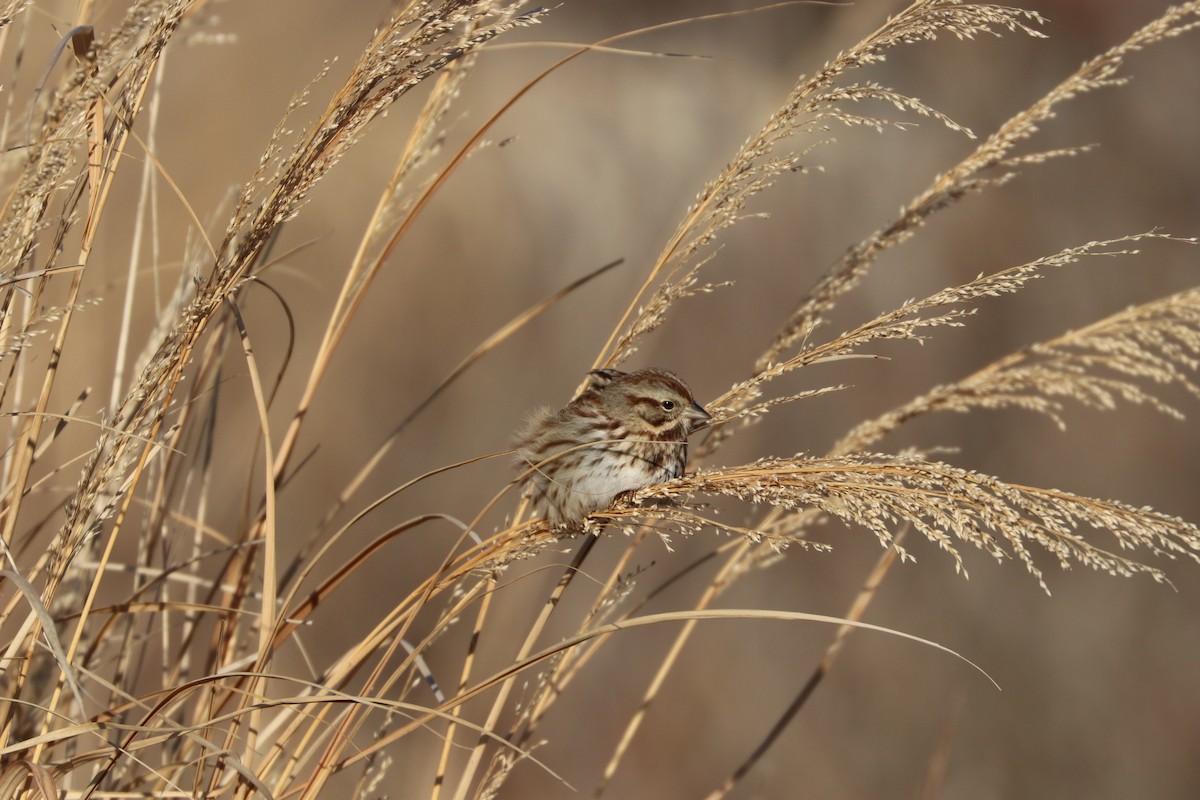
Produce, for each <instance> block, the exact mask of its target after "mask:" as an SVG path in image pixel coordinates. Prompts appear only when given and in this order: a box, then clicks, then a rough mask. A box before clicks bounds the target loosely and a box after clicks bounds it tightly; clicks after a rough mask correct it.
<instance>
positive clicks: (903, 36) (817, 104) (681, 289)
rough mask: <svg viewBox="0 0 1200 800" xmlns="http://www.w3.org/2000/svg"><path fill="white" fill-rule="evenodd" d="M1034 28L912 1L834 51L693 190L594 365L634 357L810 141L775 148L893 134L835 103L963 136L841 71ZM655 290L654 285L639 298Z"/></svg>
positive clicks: (960, 7) (883, 123) (937, 1)
mask: <svg viewBox="0 0 1200 800" xmlns="http://www.w3.org/2000/svg"><path fill="white" fill-rule="evenodd" d="M1042 21H1043V20H1042V18H1041V16H1039V15H1038V14H1037V13H1036V12H1033V11H1027V10H1024V9H1017V8H1006V7H1004V6H996V5H974V4H970V3H959V2H952V1H951V0H919V1H918V2H915V3H913V4H912V5H910V6H908V8H906V9H904V10H903V11H901V12H900V13H898V14H896V15H895V16H893V17H891V18H889V19H888V21H887V22H886V23H885V24H884V25H882V26H881V27H880V28H879V29H878V30H876V31H874V32H873V33H872V34H870V35H869V36H867V37H866V38H865V39H863V40H862V41H860V42H859V43H858V44H856V45H854V46H853V47H851V48H849V49H847V50H844V51H843V52H841V53H839V54H838V55H837V56H836V57H835V58H833V59H832V60H831V61H829V62H827V63H826V64H825V65H824V66H822V68H821V69H819V70H818V71H817V72H816V73H815V74H813V75H812V76H801V77H800V79H799V80H798V81H797V82H796V85H795V87H794V88H793V89H792V91H791V93H790V94H789V95H788V97H787V98H786V99H785V100H784V102H783V105H782V106H780V108H779V109H778V110H777V111H776V112H775V113H774V114H772V115H771V117H770V118H769V119H768V120H767V122H766V124H765V125H763V127H762V128H761V129H760V130H759V131H758V132H757V133H756V134H754V135H753V136H751V137H750V138H749V139H747V141H746V143H745V144H744V145H742V147H741V148H740V149H739V150H738V152H737V154H736V155H735V156H734V158H733V159H732V160H731V161H730V162H729V164H728V165H727V166H726V167H725V169H724V170H722V172H721V174H720V175H718V176H717V177H716V178H715V179H714V180H712V181H710V182H709V183H707V184H706V185H705V187H704V188H703V189H702V190H701V192H700V194H699V196H698V197H697V198H696V202H695V203H694V204H693V205H692V207H691V208H689V209H688V211H687V214H686V215H685V216H684V218H683V220H682V221H681V222H680V224H679V227H678V228H677V229H676V231H675V233H674V234H673V235H672V236H671V238H670V239H669V240H668V242H667V245H666V247H665V248H664V249H663V251H662V252H661V253H660V254H659V256H658V259H657V260H656V261H655V263H654V265H653V267H652V268H651V269H650V271H649V273H648V274H647V277H646V279H645V282H644V283H643V284H642V286H641V288H640V289H639V290H638V292H637V294H636V295H635V297H634V299H633V300H632V301H631V302H630V304H629V307H628V308H627V309H626V311H625V316H624V317H623V318H622V320H621V322H620V323H619V324H618V326H617V328H616V330H614V333H613V335H612V337H610V339H609V342H608V343H607V344H606V345H605V348H604V350H603V351H602V355H601V357H600V358H598V359H597V361H596V365H597V366H600V365H603V366H616V365H617V364H620V363H621V362H623V361H624V360H625V359H626V358H628V357H629V356H630V355H631V354H632V353H633V352H634V349H635V348H636V342H637V341H638V340H639V339H640V338H641V337H642V336H644V335H646V334H647V333H649V332H650V331H652V330H654V329H655V328H657V327H658V326H659V325H661V324H662V321H663V317H664V315H665V314H666V312H667V309H669V308H670V306H671V305H672V304H673V303H675V302H676V301H677V300H679V299H681V298H684V297H687V296H688V295H690V294H692V293H694V292H695V291H697V283H698V281H699V275H698V273H699V272H700V269H701V268H702V267H703V266H704V265H705V264H707V263H708V262H709V261H710V260H711V259H712V257H713V256H712V255H711V254H710V255H708V256H707V257H705V258H702V259H700V260H699V261H694V259H695V258H696V257H697V255H698V254H699V253H700V252H701V251H702V250H704V249H705V248H706V247H708V246H709V245H711V244H712V243H713V242H714V241H715V240H716V239H717V237H718V235H719V234H720V233H721V232H722V231H723V230H725V229H726V228H728V227H730V226H731V225H733V224H735V223H736V222H738V221H739V220H740V219H742V218H744V216H745V213H744V212H745V207H746V203H747V202H748V201H749V200H750V198H752V197H753V196H754V195H756V194H759V193H760V192H762V191H763V190H764V189H766V188H768V187H769V186H771V185H772V184H773V183H774V182H775V180H776V179H777V178H778V177H779V176H780V175H782V174H784V173H787V172H794V171H803V167H802V162H803V159H804V157H805V156H806V155H808V154H809V153H810V152H812V150H813V149H814V148H815V147H816V146H817V145H818V144H820V143H819V142H818V143H808V144H805V145H803V146H802V147H801V148H800V149H799V150H798V151H794V152H779V150H780V146H781V145H782V144H784V143H785V142H787V141H789V140H792V139H797V138H799V137H802V136H804V135H811V134H814V133H818V134H823V133H825V132H826V131H828V130H829V128H830V126H831V125H833V124H835V123H836V124H842V125H849V126H866V127H870V128H874V129H875V130H883V129H884V128H885V127H902V125H901V124H900V123H896V122H892V121H889V120H886V119H884V118H882V117H877V116H870V115H866V114H857V113H852V112H850V111H847V110H846V109H845V108H844V105H845V104H847V103H857V102H862V101H864V100H876V101H879V102H882V103H886V104H888V105H891V106H894V107H896V108H897V109H899V110H901V111H913V112H916V113H918V114H920V115H923V116H928V117H932V118H934V119H937V120H939V121H940V122H942V123H943V124H945V125H946V126H947V127H949V128H950V129H951V130H956V131H961V132H963V133H965V134H967V135H969V136H970V135H973V134H971V132H970V131H969V130H967V129H966V128H963V127H962V126H960V125H958V124H957V123H956V122H954V121H953V120H952V119H950V118H949V117H947V116H946V115H944V114H942V113H940V112H938V111H936V110H934V109H933V108H930V107H929V106H928V105H926V104H925V103H923V102H921V101H920V100H918V99H917V98H915V97H909V96H907V95H905V94H902V93H900V92H897V91H894V90H892V89H889V88H886V87H883V86H880V85H878V84H877V83H874V82H862V83H851V84H839V83H838V80H839V79H840V78H842V76H843V75H844V74H845V73H847V72H849V71H851V70H854V69H858V68H860V67H865V66H869V65H871V64H878V63H880V62H882V61H883V60H885V58H886V52H887V51H888V50H889V49H891V48H893V47H896V46H898V45H903V44H912V43H915V42H923V41H931V40H933V39H935V38H936V37H937V35H938V34H939V33H949V34H953V35H955V36H957V37H959V38H960V39H970V38H974V37H975V36H978V35H981V34H993V35H998V32H999V31H1001V30H1008V31H1023V32H1025V33H1027V34H1030V35H1032V36H1040V34H1039V33H1038V32H1037V31H1036V30H1035V29H1033V28H1032V27H1030V25H1029V24H1028V23H1033V24H1040V23H1041V22H1042ZM655 284H658V287H657V288H656V289H655V290H654V291H653V293H652V294H650V295H649V297H648V298H647V297H646V296H647V294H648V293H649V292H650V289H651V287H653V286H654V285H655ZM643 300H644V305H643V304H642V303H643ZM635 312H636V313H635ZM622 328H623V329H624V330H622ZM618 331H619V332H620V335H619V336H618Z"/></svg>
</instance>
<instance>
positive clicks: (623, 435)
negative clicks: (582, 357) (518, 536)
mask: <svg viewBox="0 0 1200 800" xmlns="http://www.w3.org/2000/svg"><path fill="white" fill-rule="evenodd" d="M709 419H711V417H710V416H709V414H708V412H707V411H705V410H704V409H703V408H701V407H700V405H699V404H698V403H696V401H695V400H693V399H692V392H691V390H690V389H688V387H687V384H685V383H684V382H683V381H681V380H680V379H679V378H678V376H676V375H675V374H674V373H671V372H668V371H667V370H665V369H643V370H639V371H637V372H630V373H626V372H619V371H617V370H615V369H601V370H596V371H595V372H592V373H590V374H589V376H588V383H587V386H586V387H585V388H584V390H583V392H582V393H581V394H580V395H579V396H578V397H576V398H575V399H574V400H572V401H571V402H570V403H569V404H568V405H567V406H566V407H565V408H563V409H561V410H559V411H557V412H554V411H551V410H550V409H548V408H543V409H540V410H538V411H537V412H535V413H534V414H533V416H532V417H531V418H530V420H529V422H528V423H526V425H525V427H524V428H522V429H521V431H520V432H519V433H518V434H517V463H518V465H519V466H520V467H521V468H522V469H523V470H527V471H528V472H529V477H528V478H527V490H528V491H529V493H530V496H531V498H532V500H533V508H534V512H535V513H538V514H542V515H544V516H545V517H546V519H547V521H548V522H550V524H551V525H573V524H575V523H578V522H580V521H581V520H582V519H583V518H584V517H585V516H587V515H588V514H589V513H591V512H592V511H596V510H597V509H601V508H606V507H607V506H609V505H610V504H611V503H612V501H613V499H614V498H615V497H616V496H617V495H619V494H621V493H622V492H626V491H630V490H633V489H641V488H643V487H645V486H651V485H653V484H656V483H661V482H663V481H665V480H668V479H670V478H677V477H679V476H680V475H682V474H683V468H684V465H685V464H687V436H688V434H689V433H691V432H692V431H694V430H696V429H697V428H698V427H700V425H701V424H703V423H704V421H706V420H709Z"/></svg>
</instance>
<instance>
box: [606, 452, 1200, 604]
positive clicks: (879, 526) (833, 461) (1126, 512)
mask: <svg viewBox="0 0 1200 800" xmlns="http://www.w3.org/2000/svg"><path fill="white" fill-rule="evenodd" d="M696 494H705V495H726V496H730V497H736V498H738V499H739V500H743V501H745V502H749V503H754V504H765V505H769V506H772V507H775V508H780V509H805V510H807V509H814V508H815V509H819V510H821V511H823V512H825V513H827V514H831V515H833V516H836V517H838V518H840V519H842V520H845V521H846V522H850V523H853V524H856V525H861V526H863V527H865V528H867V529H868V530H870V531H871V532H872V533H874V534H875V535H876V536H877V537H878V538H879V540H880V542H881V543H882V544H884V546H893V543H892V531H893V530H894V529H895V527H896V525H897V523H901V522H907V523H909V524H911V525H912V526H913V528H914V529H916V530H917V531H918V532H920V533H921V534H923V535H924V536H925V537H926V538H928V539H929V540H930V541H931V542H933V543H934V544H936V545H938V546H939V547H940V548H942V549H943V550H945V551H946V552H948V553H950V554H951V555H952V556H953V557H954V561H955V567H956V569H958V570H959V571H963V570H964V567H963V562H962V558H961V556H960V555H959V552H958V549H957V548H956V547H955V545H954V540H955V539H957V540H959V541H962V542H964V543H967V544H971V545H974V546H975V547H978V548H979V549H981V550H983V551H985V552H987V553H988V554H989V555H991V556H993V557H995V558H996V559H1004V558H1006V557H1009V556H1015V557H1016V558H1018V559H1019V560H1020V561H1022V562H1023V563H1024V564H1025V566H1026V568H1027V569H1028V570H1029V571H1030V572H1031V573H1032V574H1033V575H1034V576H1035V577H1036V578H1037V579H1038V582H1039V583H1040V584H1041V586H1042V588H1046V584H1045V581H1044V580H1043V579H1042V572H1041V570H1040V569H1039V568H1038V567H1037V566H1036V565H1035V564H1034V558H1033V555H1032V554H1031V552H1030V550H1029V547H1028V545H1029V544H1030V543H1032V544H1036V545H1038V546H1039V547H1041V548H1042V549H1044V550H1046V551H1047V552H1049V553H1050V554H1052V555H1053V556H1054V557H1055V558H1056V559H1057V560H1058V563H1059V565H1060V566H1061V567H1062V568H1064V569H1068V568H1070V566H1071V564H1072V562H1076V563H1080V564H1083V565H1085V566H1088V567H1092V568H1093V569H1098V570H1102V571H1105V572H1108V573H1110V574H1113V575H1124V576H1128V575H1133V574H1136V573H1146V574H1149V575H1151V576H1152V577H1154V579H1155V580H1158V581H1161V580H1163V578H1164V576H1163V574H1162V572H1161V571H1160V570H1158V569H1155V568H1154V567H1150V566H1146V565H1144V564H1140V563H1138V562H1137V561H1134V560H1132V559H1130V558H1126V557H1124V556H1122V555H1119V554H1117V553H1113V552H1109V551H1107V550H1104V549H1102V548H1099V547H1096V546H1095V545H1093V544H1091V543H1090V542H1088V541H1087V540H1086V539H1085V538H1084V537H1083V536H1082V535H1081V534H1080V533H1078V531H1079V529H1080V527H1081V526H1087V527H1090V528H1092V529H1094V530H1096V531H1107V532H1108V533H1111V534H1112V536H1113V537H1114V538H1115V540H1116V542H1117V546H1118V548H1119V549H1120V550H1124V551H1136V550H1139V549H1143V550H1145V551H1147V553H1149V554H1150V555H1153V556H1160V557H1161V556H1165V557H1168V558H1174V557H1176V556H1177V555H1186V556H1188V557H1190V558H1191V559H1192V560H1194V561H1196V562H1197V563H1200V529H1198V528H1196V526H1194V525H1192V524H1190V523H1187V522H1185V521H1184V520H1181V519H1179V518H1178V517H1171V516H1168V515H1165V514H1159V513H1157V512H1154V511H1151V510H1149V509H1146V508H1135V507H1133V506H1129V505H1125V504H1123V503H1118V502H1115V501H1111V500H1096V499H1093V498H1089V497H1080V496H1078V495H1073V494H1070V493H1069V492H1061V491H1058V490H1053V489H1039V488H1036V487H1029V486H1018V485H1015V484H1007V483H1004V482H1003V481H1000V480H998V479H996V478H993V477H991V476H990V475H984V474H981V473H978V472H974V471H971V470H964V469H960V468H957V467H953V466H950V465H949V464H944V463H940V462H935V461H925V460H922V459H919V458H915V457H914V458H904V457H897V456H891V455H886V454H874V453H867V454H859V455H848V456H841V457H831V458H792V459H764V460H762V461H759V462H755V463H753V464H748V465H746V466H744V467H730V468H716V469H704V470H699V471H697V472H695V473H693V474H691V475H687V476H684V477H682V478H677V479H675V480H673V481H669V482H667V483H664V484H660V485H658V486H653V487H649V488H647V489H641V490H639V491H638V492H636V493H634V495H633V500H634V501H635V502H636V501H639V500H642V501H644V500H651V499H657V500H682V499H686V498H689V497H691V496H692V495H696ZM627 513H631V512H627ZM647 514H648V515H649V516H650V517H651V518H655V517H658V516H659V515H661V516H662V517H663V518H666V519H672V518H675V519H681V518H682V517H683V515H682V514H680V513H679V512H675V511H671V510H668V511H665V512H653V511H651V512H647ZM635 516H636V515H635ZM706 522H707V523H708V524H711V525H714V526H717V527H724V526H723V525H722V524H721V523H720V522H717V521H714V520H706ZM733 530H736V529H733ZM763 538H764V539H766V540H767V541H769V542H770V543H771V544H772V545H774V546H781V545H782V541H781V540H780V539H778V538H776V537H770V536H767V535H764V536H763ZM1006 545H1007V549H1006ZM1010 550H1011V552H1010ZM906 555H907V554H906V553H905V552H904V551H901V557H902V558H903V557H905V556H906Z"/></svg>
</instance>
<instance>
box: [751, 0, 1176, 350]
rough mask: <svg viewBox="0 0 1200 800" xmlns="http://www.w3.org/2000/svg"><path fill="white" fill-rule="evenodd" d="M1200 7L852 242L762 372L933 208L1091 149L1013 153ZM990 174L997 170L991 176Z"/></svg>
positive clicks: (1083, 76) (1170, 14) (1103, 64)
mask: <svg viewBox="0 0 1200 800" xmlns="http://www.w3.org/2000/svg"><path fill="white" fill-rule="evenodd" d="M1197 13H1198V11H1197V6H1196V4H1195V3H1185V4H1183V5H1179V6H1173V7H1171V8H1169V9H1167V11H1166V13H1164V14H1163V15H1162V16H1161V17H1159V18H1158V19H1156V20H1154V21H1153V22H1151V23H1149V24H1147V25H1146V26H1144V27H1143V28H1141V29H1140V30H1138V31H1137V32H1136V33H1134V34H1133V35H1132V36H1130V37H1129V38H1128V39H1126V40H1125V41H1124V42H1122V43H1121V44H1119V45H1116V46H1115V47H1112V48H1109V49H1108V50H1106V51H1105V52H1104V53H1101V54H1100V55H1098V56H1096V57H1095V58H1093V59H1091V60H1089V61H1087V62H1086V63H1084V64H1083V65H1082V66H1081V67H1080V68H1079V69H1078V70H1076V71H1075V72H1074V73H1072V74H1071V75H1070V76H1069V77H1068V78H1067V79H1066V80H1064V81H1062V82H1061V83H1059V84H1058V85H1057V86H1056V87H1054V88H1053V89H1051V90H1050V91H1049V92H1048V93H1047V94H1046V95H1045V96H1044V97H1042V98H1041V99H1040V100H1038V101H1037V102H1036V103H1034V104H1033V105H1031V106H1030V107H1029V108H1027V109H1025V110H1024V111H1021V112H1019V113H1017V114H1016V115H1014V116H1013V117H1012V118H1011V119H1009V120H1008V121H1007V122H1005V123H1004V124H1003V125H1001V126H1000V127H999V128H998V129H997V130H996V132H995V133H993V134H992V135H990V136H988V137H987V139H985V140H984V141H983V142H982V143H981V144H980V145H979V147H977V148H976V149H975V150H974V152H972V153H971V154H970V155H968V156H967V157H966V158H964V159H963V160H962V161H960V162H959V163H958V164H956V165H955V166H954V167H952V168H951V169H949V170H947V171H946V172H944V173H942V174H941V175H938V176H937V177H936V178H934V180H933V183H931V184H930V185H929V186H928V187H927V188H926V189H925V191H923V192H921V194H919V195H917V196H916V197H915V198H913V199H912V200H911V201H910V202H909V203H908V204H907V205H906V206H904V208H903V209H901V212H900V215H899V216H898V217H897V218H896V219H895V220H893V221H892V222H891V223H890V224H889V225H887V226H886V227H884V228H882V229H880V230H878V231H876V232H875V233H873V234H872V235H871V236H869V237H867V238H866V239H864V240H863V241H862V242H860V243H858V244H856V245H854V246H853V247H851V248H849V249H848V250H847V251H846V252H845V254H844V255H843V256H842V258H841V259H839V260H838V262H837V263H835V264H834V265H833V266H832V267H830V268H829V270H828V271H827V272H826V273H825V275H823V276H822V277H821V279H820V280H819V281H818V282H817V284H816V285H815V286H814V287H813V288H812V290H811V291H810V292H809V293H808V295H807V296H806V297H805V298H804V299H803V300H802V301H801V303H800V305H799V306H798V307H797V308H796V310H795V311H794V312H793V313H792V314H791V316H790V317H789V318H788V320H787V322H786V323H785V324H784V325H783V326H782V327H781V328H780V329H779V332H778V333H777V334H776V336H775V340H774V341H773V342H771V345H770V346H769V347H768V348H767V350H766V351H765V352H764V353H763V354H762V356H761V357H760V358H759V360H758V363H757V365H756V368H757V369H758V370H759V371H763V370H765V369H767V367H768V366H769V365H770V364H771V363H772V362H774V361H775V360H777V359H779V358H781V357H782V354H783V353H784V352H785V351H786V350H788V349H789V348H791V347H793V346H795V345H796V344H797V343H800V342H804V341H806V340H807V339H808V337H809V336H811V335H812V333H813V331H815V330H816V328H817V327H818V326H819V325H820V324H821V322H822V321H823V320H824V319H825V317H826V315H827V314H828V313H829V312H830V310H832V308H833V307H834V304H835V303H836V302H837V299H838V298H839V297H841V296H842V295H843V294H845V293H846V292H848V291H850V290H851V289H853V288H854V287H855V286H857V285H858V284H859V282H860V281H861V280H862V279H863V277H864V275H865V274H866V272H867V270H869V269H870V267H871V265H872V264H873V263H874V262H875V260H876V259H877V258H878V257H879V255H880V254H882V253H883V252H884V251H886V250H888V249H890V248H892V247H895V246H896V245H898V244H901V243H903V242H904V241H906V240H907V239H909V238H910V237H911V236H912V235H913V234H914V232H915V231H916V229H917V228H919V227H920V226H921V225H924V224H925V222H926V221H927V220H928V219H929V218H930V217H931V216H932V215H933V214H934V213H936V212H938V211H940V210H942V209H944V208H947V207H948V206H950V205H952V204H953V203H954V202H955V201H957V200H960V199H961V198H963V197H964V196H966V195H968V194H971V193H974V192H979V191H981V190H983V189H985V188H987V187H989V186H996V185H998V184H1001V183H1005V182H1007V181H1008V180H1010V179H1012V178H1013V177H1015V175H1016V170H1017V169H1018V168H1019V167H1021V166H1025V165H1028V164H1040V163H1044V162H1046V161H1048V160H1050V159H1054V158H1060V157H1062V156H1072V155H1077V154H1079V153H1081V152H1083V151H1084V150H1085V149H1086V147H1084V146H1082V145H1081V146H1079V147H1067V148H1059V149H1054V150H1042V151H1035V152H1032V153H1025V154H1014V153H1013V151H1014V150H1015V148H1016V147H1017V145H1019V144H1020V143H1022V142H1024V141H1025V140H1027V139H1029V138H1031V137H1032V136H1033V135H1034V134H1035V133H1037V131H1038V129H1039V126H1041V125H1042V124H1043V123H1045V122H1046V121H1048V120H1050V119H1052V118H1053V117H1054V114H1055V112H1056V109H1057V107H1058V106H1059V105H1060V104H1061V103H1063V102H1065V101H1067V100H1071V99H1074V98H1076V97H1078V96H1080V95H1083V94H1086V93H1088V92H1093V91H1096V90H1097V89H1102V88H1105V87H1109V86H1120V85H1122V84H1123V83H1124V82H1125V80H1126V79H1125V78H1123V77H1121V76H1119V75H1118V71H1119V70H1120V68H1121V66H1122V64H1123V63H1124V61H1125V59H1126V57H1128V56H1129V55H1130V54H1132V53H1135V52H1137V51H1139V50H1142V49H1143V48H1145V47H1148V46H1150V45H1152V44H1155V43H1157V42H1161V41H1163V40H1165V39H1170V38H1174V37H1176V36H1179V35H1181V34H1183V33H1186V32H1187V31H1189V30H1191V29H1193V28H1195V27H1196V26H1197V25H1200V21H1198V20H1196V19H1195V17H1196V15H1197ZM990 172H996V173H997V174H988V173H990Z"/></svg>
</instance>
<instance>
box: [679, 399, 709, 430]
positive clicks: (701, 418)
mask: <svg viewBox="0 0 1200 800" xmlns="http://www.w3.org/2000/svg"><path fill="white" fill-rule="evenodd" d="M683 416H684V419H687V420H688V421H690V422H691V425H689V426H688V427H689V429H690V430H693V431H694V430H696V429H698V428H700V427H702V426H703V425H704V423H705V422H708V421H709V420H710V419H712V414H709V413H708V412H707V411H705V410H704V409H703V408H702V407H701V406H700V404H699V403H692V406H691V408H689V409H687V410H686V411H684V412H683Z"/></svg>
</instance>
